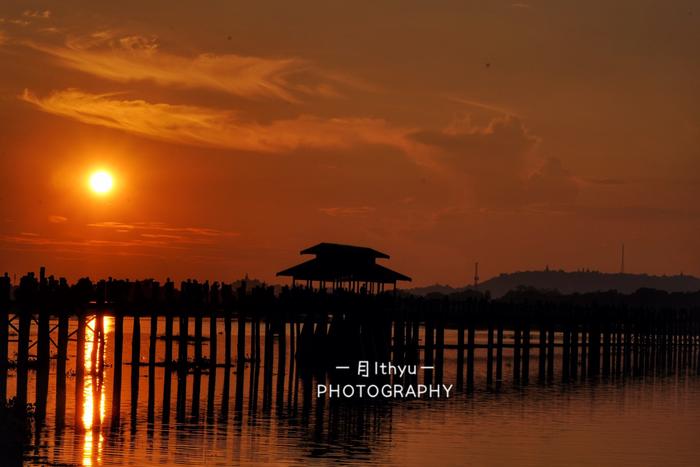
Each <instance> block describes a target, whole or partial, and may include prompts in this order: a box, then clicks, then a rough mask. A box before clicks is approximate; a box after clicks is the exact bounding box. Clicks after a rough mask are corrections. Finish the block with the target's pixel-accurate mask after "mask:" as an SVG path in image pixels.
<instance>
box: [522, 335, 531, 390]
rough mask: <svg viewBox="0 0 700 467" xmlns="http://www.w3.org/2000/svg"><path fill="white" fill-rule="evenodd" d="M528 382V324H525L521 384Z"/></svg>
mask: <svg viewBox="0 0 700 467" xmlns="http://www.w3.org/2000/svg"><path fill="white" fill-rule="evenodd" d="M529 381H530V324H529V323H525V325H524V327H523V373H522V383H523V384H527V383H528V382H529Z"/></svg>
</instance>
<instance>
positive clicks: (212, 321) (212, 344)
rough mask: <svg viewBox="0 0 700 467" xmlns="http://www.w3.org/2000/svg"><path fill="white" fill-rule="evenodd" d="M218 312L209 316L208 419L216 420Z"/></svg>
mask: <svg viewBox="0 0 700 467" xmlns="http://www.w3.org/2000/svg"><path fill="white" fill-rule="evenodd" d="M216 351H217V335H216V314H215V313H214V312H213V311H212V313H211V315H210V317H209V377H208V378H207V420H208V421H209V422H212V421H213V420H214V397H215V395H216V393H215V389H216Z"/></svg>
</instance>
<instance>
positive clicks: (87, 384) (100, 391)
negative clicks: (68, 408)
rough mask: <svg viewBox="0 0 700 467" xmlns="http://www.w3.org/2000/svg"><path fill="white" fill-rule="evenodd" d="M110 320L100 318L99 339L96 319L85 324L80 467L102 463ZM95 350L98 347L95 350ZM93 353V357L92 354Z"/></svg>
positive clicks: (108, 318) (111, 320) (91, 319)
mask: <svg viewBox="0 0 700 467" xmlns="http://www.w3.org/2000/svg"><path fill="white" fill-rule="evenodd" d="M112 322H113V318H111V317H108V316H104V317H102V338H100V335H99V329H98V328H99V326H97V324H98V323H97V318H96V317H92V318H89V319H88V321H87V326H86V328H85V359H84V360H85V361H84V362H83V365H84V368H85V376H86V377H85V379H84V380H83V417H82V425H83V426H82V428H83V429H84V439H83V456H82V457H83V462H82V464H83V465H93V464H98V465H99V464H101V463H102V447H103V443H104V437H103V436H102V430H101V427H102V423H103V422H104V417H105V385H104V382H105V380H104V355H105V346H106V343H107V335H108V334H109V330H110V329H111V327H112ZM95 346H97V347H95ZM93 352H94V354H93Z"/></svg>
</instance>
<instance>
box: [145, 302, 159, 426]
mask: <svg viewBox="0 0 700 467" xmlns="http://www.w3.org/2000/svg"><path fill="white" fill-rule="evenodd" d="M157 337H158V315H156V314H155V313H152V314H151V328H150V333H149V335H148V408H147V419H148V422H149V423H153V421H154V420H155V403H156V401H155V399H156V338H157Z"/></svg>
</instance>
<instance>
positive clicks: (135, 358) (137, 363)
mask: <svg viewBox="0 0 700 467" xmlns="http://www.w3.org/2000/svg"><path fill="white" fill-rule="evenodd" d="M140 371H141V319H140V318H139V316H138V315H137V316H134V328H133V333H132V336H131V424H132V428H133V426H134V425H135V423H136V410H137V408H138V403H139V373H140Z"/></svg>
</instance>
